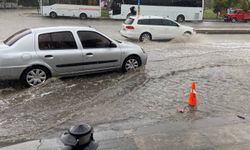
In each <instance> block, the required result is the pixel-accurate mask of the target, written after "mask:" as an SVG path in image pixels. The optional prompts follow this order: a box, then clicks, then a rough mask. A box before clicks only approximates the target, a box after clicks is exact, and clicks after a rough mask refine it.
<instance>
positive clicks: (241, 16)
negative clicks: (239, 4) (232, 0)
mask: <svg viewBox="0 0 250 150" xmlns="http://www.w3.org/2000/svg"><path fill="white" fill-rule="evenodd" d="M248 20H250V12H249V11H244V10H242V9H236V10H235V11H233V13H230V14H226V15H225V16H224V21H225V22H229V21H231V22H237V21H245V22H247V21H248Z"/></svg>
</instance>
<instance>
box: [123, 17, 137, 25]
mask: <svg viewBox="0 0 250 150" xmlns="http://www.w3.org/2000/svg"><path fill="white" fill-rule="evenodd" d="M134 20H135V19H133V18H128V19H126V20H125V22H124V23H125V24H133V22H134Z"/></svg>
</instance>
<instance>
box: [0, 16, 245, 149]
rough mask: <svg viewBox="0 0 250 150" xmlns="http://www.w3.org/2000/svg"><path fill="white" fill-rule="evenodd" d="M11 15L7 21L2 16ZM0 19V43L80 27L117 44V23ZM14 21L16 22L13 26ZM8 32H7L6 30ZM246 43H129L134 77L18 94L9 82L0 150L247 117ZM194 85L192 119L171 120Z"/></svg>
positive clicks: (51, 84)
mask: <svg viewBox="0 0 250 150" xmlns="http://www.w3.org/2000/svg"><path fill="white" fill-rule="evenodd" d="M10 14H11V13H10ZM12 15H19V17H17V18H16V20H18V21H17V22H22V23H20V24H13V23H14V22H15V19H14V18H15V17H14V18H12V19H8V20H7V19H5V18H6V16H3V15H2V13H1V14H0V20H1V22H0V25H1V26H0V32H1V34H0V39H4V38H6V37H7V36H8V35H9V34H11V33H13V32H15V31H16V30H18V29H21V28H26V27H38V26H57V25H80V26H81V25H88V24H90V25H91V26H93V27H95V28H96V29H98V30H99V31H101V32H104V33H106V34H107V35H109V36H110V37H112V38H114V39H121V40H126V39H124V38H122V37H121V36H120V35H119V33H118V30H119V29H120V22H119V21H113V22H110V21H97V20H94V21H92V20H89V21H86V22H85V21H81V20H77V19H56V20H51V19H49V18H40V17H37V16H29V15H25V14H23V13H22V14H16V13H13V14H12ZM21 20H22V21H21ZM28 22H30V23H28ZM7 25H8V27H7ZM249 41H250V35H199V34H198V35H195V36H194V37H192V38H191V39H185V38H178V39H175V40H172V41H161V42H148V43H137V41H132V42H133V43H137V44H139V45H140V46H142V47H143V48H144V49H145V51H146V52H147V53H148V56H149V59H148V64H147V65H146V67H145V68H142V69H140V70H138V71H137V72H132V73H127V74H122V73H120V72H109V73H104V74H96V75H88V76H80V77H72V78H63V79H57V78H53V79H50V80H49V81H48V82H46V83H45V84H43V85H40V86H38V87H34V88H29V89H25V88H23V87H22V86H21V85H20V83H18V82H15V81H4V82H1V83H0V114H1V115H0V147H1V146H3V145H5V144H6V143H8V144H9V143H15V142H18V141H25V140H32V139H40V138H54V137H56V136H58V135H60V134H61V133H62V131H64V130H65V129H66V128H68V127H69V126H71V125H74V124H78V123H81V122H86V123H89V124H92V125H94V126H95V127H97V131H98V130H101V129H99V128H98V126H100V125H105V124H107V123H108V124H112V123H117V122H120V123H121V124H123V123H124V124H126V122H140V124H139V125H145V124H147V123H152V122H158V121H163V120H164V121H169V122H178V121H185V120H186V121H190V120H199V119H204V118H213V117H224V116H225V117H227V116H235V115H237V114H241V115H245V116H247V115H248V114H249V113H250V104H249V97H250V90H249V89H250V78H249V76H250V43H249ZM192 81H195V82H196V83H197V96H198V110H199V111H198V112H197V113H196V114H195V115H193V114H188V113H187V114H183V115H181V116H180V115H179V114H177V113H176V108H178V107H184V106H185V105H186V101H187V99H188V95H189V91H190V85H191V82H192Z"/></svg>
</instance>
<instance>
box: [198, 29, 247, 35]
mask: <svg viewBox="0 0 250 150" xmlns="http://www.w3.org/2000/svg"><path fill="white" fill-rule="evenodd" d="M195 31H196V33H202V34H250V29H232V28H225V29H209V28H207V29H195Z"/></svg>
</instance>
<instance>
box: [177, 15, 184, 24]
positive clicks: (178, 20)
mask: <svg viewBox="0 0 250 150" xmlns="http://www.w3.org/2000/svg"><path fill="white" fill-rule="evenodd" d="M176 21H177V22H180V23H181V22H184V21H185V17H184V16H183V15H179V16H177V18H176Z"/></svg>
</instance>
